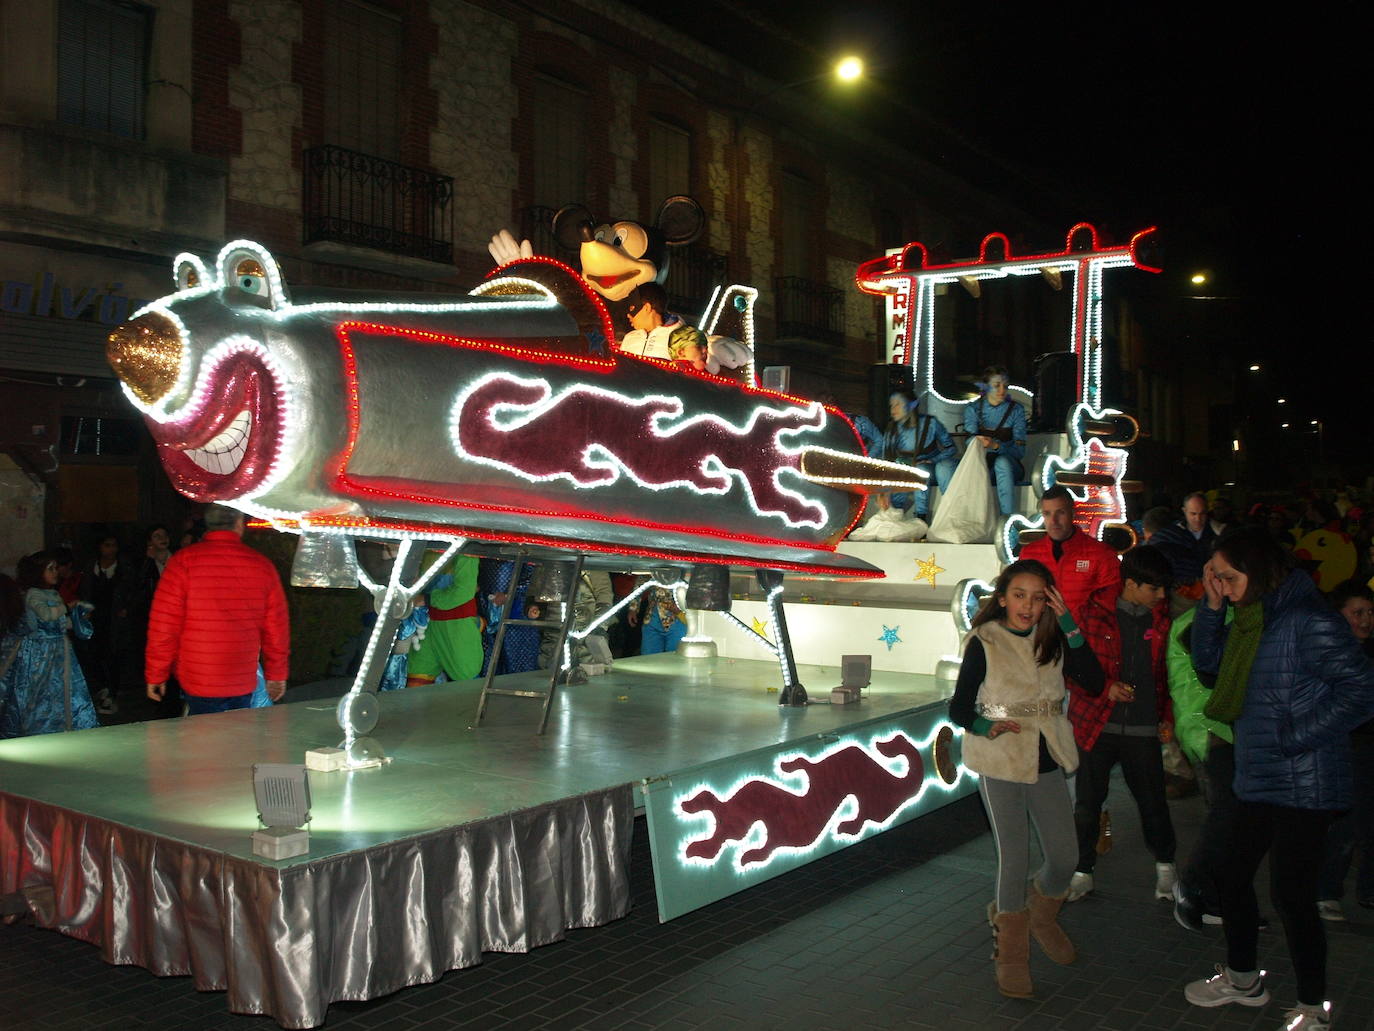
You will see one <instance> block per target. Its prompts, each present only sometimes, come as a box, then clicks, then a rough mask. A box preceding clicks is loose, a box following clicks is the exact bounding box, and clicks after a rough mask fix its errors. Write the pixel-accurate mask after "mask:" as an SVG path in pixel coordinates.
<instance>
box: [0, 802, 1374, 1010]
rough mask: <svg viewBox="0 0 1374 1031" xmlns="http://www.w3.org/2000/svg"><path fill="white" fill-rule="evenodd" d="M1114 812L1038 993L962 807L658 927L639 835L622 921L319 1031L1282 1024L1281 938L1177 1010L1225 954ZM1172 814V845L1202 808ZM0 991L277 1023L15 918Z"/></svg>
mask: <svg viewBox="0 0 1374 1031" xmlns="http://www.w3.org/2000/svg"><path fill="white" fill-rule="evenodd" d="M1110 804H1111V806H1112V812H1113V817H1114V824H1115V830H1116V834H1115V842H1116V847H1115V848H1114V849H1113V850H1112V851H1111V852H1110V853H1109V854H1108V855H1106V856H1104V857H1103V858H1102V860H1101V861H1100V862H1099V864H1098V867H1097V872H1096V879H1097V884H1098V888H1097V891H1096V892H1095V893H1094V894H1093V895H1091V896H1089V897H1088V898H1087V899H1085V900H1083V901H1081V902H1078V903H1075V904H1073V905H1072V906H1069V907H1067V911H1066V916H1065V921H1064V922H1065V925H1066V926H1067V928H1068V930H1069V932H1070V933H1071V934H1072V935H1073V937H1074V939H1075V941H1076V942H1077V944H1078V950H1079V961H1078V962H1077V963H1076V964H1075V965H1073V966H1071V967H1056V966H1054V965H1053V964H1051V963H1049V962H1048V961H1047V960H1045V959H1044V957H1043V956H1040V955H1038V954H1037V955H1035V957H1034V958H1033V960H1032V974H1033V975H1034V977H1035V980H1036V987H1037V998H1036V999H1035V1000H1030V1001H1019V1000H1010V999H1003V998H1002V997H1001V996H999V995H998V994H997V992H996V990H995V988H994V986H993V975H992V963H991V961H990V960H989V952H990V939H989V934H988V929H987V927H986V925H985V923H984V922H983V920H982V919H981V913H982V910H983V907H984V906H985V904H986V901H987V899H988V898H989V896H990V892H991V886H992V879H993V865H994V864H993V852H992V843H991V838H990V836H989V834H988V831H987V824H986V821H985V819H984V817H983V813H982V810H981V807H980V804H979V802H978V799H977V797H976V796H975V797H973V798H969V799H965V800H963V801H962V802H959V803H956V804H955V805H952V806H950V807H948V808H946V809H944V810H941V811H940V812H938V813H936V814H933V815H931V816H928V817H925V818H923V819H920V820H917V821H916V822H915V823H913V824H909V825H907V826H905V827H901V828H898V829H896V830H893V831H890V832H888V833H886V834H882V835H879V836H878V837H877V838H874V839H872V840H870V841H867V842H864V843H862V844H860V845H857V846H854V847H852V848H850V849H847V850H846V851H844V852H842V853H840V854H838V855H835V856H831V857H828V858H826V859H824V860H821V861H819V862H816V863H812V864H811V865H809V866H807V867H803V868H802V869H801V870H798V871H795V872H794V873H791V874H788V875H786V876H784V877H782V878H779V879H777V880H774V881H772V882H770V883H769V884H766V885H763V886H761V887H758V888H755V889H753V890H751V891H748V892H745V893H743V894H741V895H737V896H735V897H734V898H730V899H726V900H724V901H722V902H719V903H716V904H715V905H713V906H711V907H709V908H707V909H704V910H700V911H698V912H696V913H693V914H689V915H688V916H686V917H683V918H681V919H679V920H675V921H672V922H671V923H668V924H660V923H659V922H658V915H657V909H656V905H655V901H654V889H653V871H652V868H651V866H650V861H649V850H648V843H647V839H646V837H645V834H644V828H643V821H642V820H641V821H639V825H638V826H637V828H636V837H635V844H634V857H633V861H632V868H631V876H632V879H633V880H632V884H633V888H634V903H635V905H634V910H633V912H632V913H631V914H630V915H629V916H628V917H626V918H625V919H623V920H620V921H618V922H617V923H615V924H612V925H609V926H606V927H600V928H594V929H590V930H583V931H574V932H572V933H571V934H570V935H569V937H568V939H567V940H566V941H564V942H561V943H558V944H555V945H551V946H547V947H545V948H541V949H536V950H535V951H534V952H532V953H529V954H524V955H508V954H490V955H488V956H487V957H486V958H485V961H484V962H483V963H482V965H481V966H478V967H474V968H471V969H468V970H459V971H453V972H450V973H449V974H448V975H446V976H445V977H444V978H443V979H442V980H440V981H439V982H437V983H435V984H431V985H423V986H420V987H416V988H410V989H406V990H404V991H401V992H398V993H396V994H395V995H391V996H388V997H386V998H382V999H376V1000H373V1001H371V1002H367V1003H336V1004H335V1005H334V1006H333V1007H331V1008H330V1010H329V1016H328V1021H327V1023H326V1024H325V1025H324V1026H325V1027H328V1028H346V1029H350V1031H353V1029H364V1028H387V1029H391V1028H398V1029H405V1028H425V1029H448V1028H504V1029H517V1028H558V1029H564V1028H627V1029H631V1028H632V1029H647V1028H659V1029H679V1028H698V1027H699V1028H710V1029H717V1028H743V1029H754V1028H758V1029H767V1028H779V1029H782V1028H786V1029H790V1031H812V1029H815V1031H821V1029H830V1031H858V1029H870V1028H875V1029H881V1028H933V1029H940V1031H963V1029H968V1031H975V1029H977V1031H985V1029H1001V1028H1015V1029H1019V1031H1056V1029H1063V1031H1088V1029H1094V1028H1102V1029H1104V1031H1127V1029H1131V1028H1141V1029H1150V1031H1164V1029H1174V1028H1177V1029H1204V1028H1224V1029H1233V1031H1240V1029H1250V1028H1263V1029H1272V1031H1277V1029H1278V1028H1279V1027H1280V1023H1281V1016H1282V1014H1283V1011H1284V1009H1285V1008H1286V1007H1287V1006H1288V1005H1291V1004H1292V1002H1293V977H1292V969H1291V967H1290V965H1289V963H1288V960H1287V952H1286V949H1285V948H1284V946H1283V941H1282V936H1281V934H1280V933H1277V932H1266V933H1263V934H1262V936H1261V959H1262V961H1264V962H1267V964H1268V966H1269V968H1270V970H1271V975H1270V980H1269V986H1270V989H1271V992H1272V993H1273V996H1274V999H1273V1001H1272V1002H1271V1003H1270V1004H1269V1005H1268V1006H1266V1007H1263V1008H1260V1009H1243V1008H1241V1007H1237V1006H1230V1007H1223V1008H1221V1009H1219V1010H1204V1009H1198V1008H1196V1007H1193V1006H1190V1005H1188V1004H1187V1003H1186V1002H1185V1001H1184V999H1183V994H1182V989H1183V985H1184V984H1185V983H1186V982H1187V981H1188V980H1190V979H1192V978H1195V977H1201V976H1204V975H1207V974H1209V973H1210V972H1211V969H1212V964H1213V963H1215V962H1219V961H1220V960H1221V959H1222V958H1223V949H1222V940H1221V935H1220V933H1219V931H1213V930H1210V929H1209V932H1208V933H1206V934H1192V933H1189V932H1186V931H1184V930H1182V929H1181V928H1179V927H1178V925H1177V924H1175V923H1174V920H1173V917H1172V914H1171V912H1170V909H1169V907H1168V906H1167V905H1166V904H1165V903H1162V902H1155V901H1154V900H1153V898H1152V897H1151V896H1152V892H1151V888H1152V886H1153V874H1154V871H1153V863H1152V860H1151V858H1150V857H1149V855H1147V854H1146V852H1145V850H1144V848H1143V846H1142V845H1141V843H1140V834H1139V827H1138V822H1137V819H1136V815H1135V809H1134V806H1133V805H1132V804H1131V803H1130V800H1129V798H1128V797H1127V796H1126V795H1125V792H1124V788H1122V787H1121V786H1120V784H1119V782H1118V784H1117V785H1116V787H1115V788H1114V790H1113V793H1112V797H1111V801H1110ZM1173 811H1174V814H1175V822H1176V824H1177V826H1178V831H1179V837H1180V842H1181V844H1182V846H1183V847H1184V848H1185V849H1186V847H1187V846H1188V845H1189V844H1190V843H1191V841H1192V838H1193V836H1194V834H1195V833H1196V829H1197V826H1198V823H1199V821H1200V819H1201V813H1202V803H1201V802H1200V800H1198V799H1197V798H1192V799H1188V800H1185V801H1182V802H1176V803H1174V805H1173ZM1181 854H1186V853H1181ZM1262 876H1263V874H1262ZM1348 912H1349V915H1350V918H1351V919H1350V921H1349V922H1347V923H1344V924H1334V925H1333V924H1328V925H1327V929H1328V932H1329V933H1328V939H1329V943H1330V963H1329V970H1330V979H1331V992H1332V996H1333V998H1334V1000H1335V1004H1336V1014H1337V1023H1336V1025H1335V1026H1336V1027H1337V1028H1338V1029H1340V1031H1354V1029H1357V1028H1374V912H1371V911H1369V910H1360V909H1358V908H1357V907H1355V906H1354V905H1350V906H1349V910H1348ZM0 993H3V1002H0V1028H7V1029H11V1031H16V1029H30V1028H33V1029H40V1028H41V1029H43V1031H63V1029H73V1031H75V1029H82V1031H87V1029H93V1028H119V1029H126V1028H157V1029H177V1031H181V1029H188V1031H201V1029H206V1031H209V1029H222V1031H248V1029H252V1031H269V1029H272V1028H275V1027H276V1025H275V1023H274V1022H273V1021H271V1020H270V1019H268V1018H263V1017H246V1016H235V1015H233V1014H230V1013H228V1012H227V1011H226V1008H225V997H224V995H223V994H222V993H205V994H201V993H198V992H196V991H195V989H194V988H193V987H192V985H191V982H190V980H189V979H187V978H157V977H153V976H152V975H151V974H149V973H147V972H146V971H144V970H142V969H138V968H131V967H111V966H107V965H105V964H104V963H103V962H102V961H101V959H100V957H99V954H98V953H97V950H96V949H94V948H93V947H91V946H89V945H86V944H84V943H81V942H77V941H74V940H72V939H69V938H66V937H64V936H62V935H60V934H57V933H54V932H51V931H43V930H38V929H36V928H34V927H32V926H29V925H25V924H19V925H15V926H11V927H0Z"/></svg>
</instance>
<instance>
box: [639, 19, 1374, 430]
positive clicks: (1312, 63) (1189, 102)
mask: <svg viewBox="0 0 1374 1031" xmlns="http://www.w3.org/2000/svg"><path fill="white" fill-rule="evenodd" d="M666 6H667V5H665V7H666ZM672 6H673V8H675V10H674V12H673V13H661V12H659V11H655V16H660V17H664V18H665V19H667V20H669V21H674V22H675V23H676V24H678V26H679V27H681V28H683V29H684V30H686V31H688V32H690V34H692V35H693V36H695V37H697V38H700V39H702V40H704V41H706V42H708V43H711V44H712V45H714V46H716V47H718V48H719V49H722V50H725V51H727V52H730V53H732V54H734V55H735V56H740V57H743V58H745V59H747V60H751V61H752V62H753V64H754V65H755V67H757V68H758V69H759V71H761V72H763V73H765V74H768V75H770V76H772V77H775V78H777V79H778V80H779V81H794V80H796V79H800V78H803V77H805V76H806V75H809V74H814V73H815V72H816V71H817V70H819V69H820V68H822V67H824V66H825V64H826V62H828V61H830V60H831V59H832V58H833V57H834V56H835V55H836V54H838V53H840V52H842V51H845V50H850V49H852V50H855V51H858V52H861V53H863V54H864V55H865V56H866V58H867V60H868V63H869V65H870V68H871V80H870V81H869V82H868V83H866V84H865V90H864V91H863V92H862V93H860V92H857V91H856V92H855V93H854V95H853V96H851V97H848V98H846V99H838V98H837V99H834V100H833V101H831V102H835V103H843V104H845V105H848V109H849V110H852V111H853V112H854V113H855V115H856V116H857V117H863V118H866V119H870V120H872V121H873V123H874V124H875V125H879V126H883V125H888V126H903V127H904V129H905V131H909V132H911V133H912V138H913V140H916V141H917V145H918V146H920V147H922V148H924V149H925V150H926V151H927V152H932V156H936V157H938V158H942V159H944V160H947V161H948V162H950V163H951V164H952V165H954V166H955V167H959V168H960V170H961V171H962V172H963V173H964V174H965V175H967V176H969V177H970V178H974V179H976V180H981V182H982V184H983V185H986V186H989V187H990V188H993V189H998V190H1001V191H1003V192H1004V193H1006V194H1008V195H1012V196H1015V197H1016V199H1020V200H1023V202H1026V203H1030V204H1031V205H1032V206H1033V208H1034V210H1037V211H1038V212H1039V213H1041V214H1043V215H1044V216H1046V218H1047V220H1048V221H1049V222H1050V223H1051V224H1054V223H1055V222H1057V221H1061V220H1065V228H1067V226H1068V224H1070V223H1071V222H1072V221H1077V220H1079V219H1085V220H1087V221H1091V222H1094V223H1096V224H1098V225H1099V226H1100V227H1102V228H1104V229H1106V230H1108V231H1109V233H1110V234H1111V235H1112V236H1113V237H1114V238H1115V239H1118V240H1120V239H1123V238H1125V237H1126V236H1127V235H1128V234H1129V233H1130V232H1132V231H1133V230H1135V229H1137V228H1140V227H1143V226H1146V225H1154V224H1157V225H1159V226H1160V227H1161V232H1160V241H1161V246H1162V250H1161V254H1160V257H1161V259H1162V261H1163V263H1164V265H1165V272H1164V274H1163V276H1161V277H1160V279H1159V281H1158V284H1157V287H1156V289H1157V291H1159V292H1161V293H1162V294H1165V295H1167V294H1169V293H1170V292H1172V293H1173V294H1174V295H1176V296H1180V297H1181V296H1186V295H1187V294H1189V293H1190V292H1191V293H1195V292H1196V290H1195V289H1194V288H1192V287H1190V286H1189V285H1188V282H1187V279H1188V276H1189V275H1190V274H1191V273H1192V272H1194V271H1196V270H1201V269H1205V270H1207V271H1209V272H1210V273H1211V275H1212V277H1213V278H1212V282H1211V284H1210V285H1209V287H1208V290H1209V291H1210V292H1211V294H1212V295H1215V296H1217V297H1220V298H1224V299H1225V300H1223V301H1221V302H1217V304H1216V305H1214V309H1213V317H1211V318H1208V319H1206V320H1204V321H1205V322H1206V323H1208V324H1209V325H1210V326H1211V330H1210V331H1212V332H1215V327H1216V325H1217V324H1218V322H1220V323H1222V324H1225V325H1229V326H1231V328H1232V331H1233V333H1232V335H1233V339H1232V340H1231V341H1229V346H1231V347H1233V348H1234V347H1237V346H1240V348H1241V352H1242V353H1243V354H1244V355H1249V354H1251V353H1253V356H1254V358H1255V360H1257V361H1260V362H1262V363H1263V364H1264V365H1265V366H1266V369H1272V370H1273V371H1274V373H1275V376H1274V380H1273V383H1274V385H1275V389H1281V390H1282V392H1283V393H1285V394H1292V395H1295V396H1294V397H1293V398H1292V400H1291V401H1290V403H1296V405H1297V406H1298V407H1300V408H1301V409H1302V412H1301V413H1300V414H1301V415H1302V416H1310V417H1321V418H1327V417H1328V416H1330V417H1331V418H1333V419H1335V420H1337V421H1339V420H1340V418H1341V416H1340V414H1339V412H1338V411H1337V409H1347V410H1349V409H1350V406H1349V405H1335V404H1328V403H1326V402H1325V401H1324V397H1325V396H1326V395H1327V394H1328V393H1329V392H1330V391H1331V390H1332V389H1333V386H1334V384H1336V383H1337V382H1339V380H1340V378H1341V374H1340V373H1338V371H1337V370H1338V369H1340V370H1344V371H1345V372H1349V371H1352V370H1351V369H1350V362H1351V360H1352V359H1353V360H1354V361H1355V362H1356V363H1357V366H1358V368H1356V369H1355V370H1353V371H1355V372H1356V374H1357V375H1361V376H1362V378H1363V379H1364V380H1365V381H1366V382H1367V381H1368V378H1369V373H1370V371H1371V370H1374V360H1371V359H1370V358H1369V348H1368V346H1367V345H1366V344H1363V343H1361V344H1359V345H1358V346H1357V345H1356V344H1355V343H1353V341H1352V338H1355V339H1358V338H1359V337H1361V336H1363V335H1364V334H1363V333H1362V332H1361V330H1360V328H1359V327H1358V326H1357V325H1352V321H1353V320H1352V319H1351V317H1350V312H1348V311H1347V304H1348V302H1346V301H1345V300H1344V295H1347V294H1350V293H1354V294H1355V295H1356V296H1357V297H1359V296H1363V295H1364V294H1365V293H1366V290H1367V288H1366V287H1365V285H1364V282H1363V279H1362V277H1363V276H1364V275H1365V274H1366V273H1365V272H1364V270H1363V268H1361V267H1359V263H1358V262H1357V263H1356V265H1355V266H1354V267H1352V268H1350V269H1349V270H1348V271H1347V269H1346V262H1348V261H1349V259H1350V257H1351V256H1352V255H1351V252H1352V251H1354V252H1356V253H1361V252H1362V250H1363V246H1364V245H1363V236H1364V233H1365V231H1366V230H1365V226H1366V223H1367V222H1368V215H1367V208H1368V205H1367V203H1366V201H1365V199H1364V195H1365V190H1366V185H1365V184H1366V183H1367V182H1368V179H1369V176H1368V173H1367V171H1366V169H1367V159H1364V158H1359V159H1357V158H1356V154H1357V153H1358V152H1361V151H1363V150H1364V149H1366V147H1367V141H1368V139H1369V137H1370V132H1369V121H1370V119H1369V114H1368V100H1367V97H1368V93H1369V90H1368V86H1367V83H1366V82H1364V77H1363V74H1362V73H1361V74H1360V75H1359V78H1358V80H1357V71H1358V70H1359V69H1362V68H1364V67H1366V66H1367V64H1368V58H1367V56H1365V55H1364V54H1356V52H1355V47H1356V46H1361V45H1362V42H1357V40H1360V39H1361V36H1362V35H1363V32H1362V30H1359V29H1358V27H1357V25H1358V23H1359V22H1360V21H1362V19H1360V18H1359V17H1358V15H1357V14H1356V12H1357V10H1358V8H1356V7H1354V6H1353V5H1342V4H1321V5H1319V4H1313V5H1307V6H1290V7H1287V8H1280V9H1279V10H1280V11H1281V13H1282V17H1281V18H1280V17H1275V16H1272V15H1262V14H1259V13H1258V12H1259V11H1260V8H1259V7H1258V6H1255V5H1239V4H1202V3H1192V4H1188V5H1184V4H1169V3H1151V4H1144V3H1129V2H1119V3H1101V2H1099V3H1097V4H1093V5H1087V4H1077V3H1056V4H1024V3H997V4H987V3H984V4H977V3H967V2H963V3H953V2H948V3H938V4H937V3H928V2H924V0H921V2H908V3H893V2H886V0H883V2H871V3H865V2H863V0H851V2H848V3H809V4H808V3H805V2H797V0H793V2H791V3H781V2H759V0H754V2H745V0H694V2H693V3H692V4H690V5H687V4H681V5H676V4H675V5H672ZM803 88H805V89H814V90H816V91H817V97H818V98H820V97H821V95H822V86H821V85H820V84H815V85H812V86H807V87H803ZM992 230H1002V231H1005V232H1008V233H1011V234H1013V235H1014V234H1015V233H1016V232H1017V231H1018V227H1007V226H988V227H987V231H992ZM1027 242H1041V243H1045V244H1053V243H1056V242H1057V241H1052V240H1051V241H1027ZM967 245H968V247H967V249H968V251H969V252H972V250H973V248H974V247H976V246H977V241H976V240H970V241H967ZM1338 270H1339V271H1338ZM1194 303H1199V304H1201V303H1208V302H1194ZM1349 307H1350V308H1354V307H1355V306H1353V305H1350V306H1349ZM1218 308H1223V309H1224V310H1225V311H1226V312H1227V314H1226V316H1224V317H1223V318H1222V319H1220V320H1219V319H1217V318H1216V317H1215V311H1216V310H1217V309H1218ZM1361 314H1362V313H1361ZM1178 329H1179V332H1185V331H1186V329H1187V327H1186V326H1183V325H1180V326H1179V327H1178ZM1360 370H1363V371H1362V373H1361V371H1360ZM1280 384H1281V385H1282V386H1280ZM1289 411H1293V412H1295V413H1296V409H1289ZM1279 417H1280V416H1278V415H1276V419H1277V418H1279ZM1344 432H1348V433H1351V434H1361V433H1362V435H1363V437H1364V439H1366V440H1368V439H1369V437H1370V436H1371V434H1370V433H1369V431H1368V429H1367V427H1366V426H1364V425H1363V421H1361V423H1360V424H1359V425H1356V424H1355V423H1354V422H1353V421H1352V422H1351V423H1350V424H1349V425H1348V426H1347V427H1345V429H1344Z"/></svg>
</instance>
